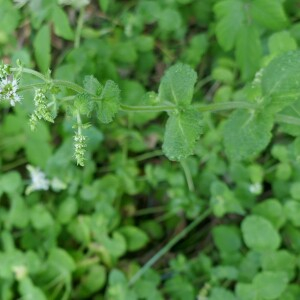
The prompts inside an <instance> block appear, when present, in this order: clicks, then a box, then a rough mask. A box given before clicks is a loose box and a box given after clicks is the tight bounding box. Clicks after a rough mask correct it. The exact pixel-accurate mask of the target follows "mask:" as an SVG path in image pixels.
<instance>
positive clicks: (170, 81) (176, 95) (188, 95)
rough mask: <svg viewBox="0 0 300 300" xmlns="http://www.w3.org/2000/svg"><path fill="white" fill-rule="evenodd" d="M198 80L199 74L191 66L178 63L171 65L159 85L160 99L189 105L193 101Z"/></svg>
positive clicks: (179, 104) (178, 104)
mask: <svg viewBox="0 0 300 300" xmlns="http://www.w3.org/2000/svg"><path fill="white" fill-rule="evenodd" d="M196 80H197V74H196V72H195V71H194V70H193V69H192V68H191V67H190V66H188V65H184V64H181V63H178V64H176V65H174V66H172V67H170V68H169V69H168V70H167V71H166V73H165V74H164V76H163V78H162V80H161V82H160V85H159V89H158V96H159V99H160V101H166V102H173V103H174V104H176V105H177V106H187V105H188V104H190V103H191V101H192V98H193V92H194V85H195V83H196Z"/></svg>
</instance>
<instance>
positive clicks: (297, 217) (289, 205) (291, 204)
mask: <svg viewBox="0 0 300 300" xmlns="http://www.w3.org/2000/svg"><path fill="white" fill-rule="evenodd" d="M284 212H285V215H286V217H287V219H288V220H289V221H290V222H291V223H292V224H293V225H294V226H295V227H300V202H299V201H295V200H289V201H287V202H286V203H285V204H284Z"/></svg>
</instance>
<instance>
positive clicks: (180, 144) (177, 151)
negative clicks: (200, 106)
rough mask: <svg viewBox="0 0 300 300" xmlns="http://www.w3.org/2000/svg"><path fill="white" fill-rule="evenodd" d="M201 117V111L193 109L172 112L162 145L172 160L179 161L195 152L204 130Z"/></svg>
mask: <svg viewBox="0 0 300 300" xmlns="http://www.w3.org/2000/svg"><path fill="white" fill-rule="evenodd" d="M201 118H202V116H201V113H199V112H197V111H196V110H193V109H186V110H185V111H182V112H178V113H171V114H170V117H169V119H168V121H167V124H166V130H165V135H164V142H163V145H162V148H163V152H164V153H165V155H166V156H167V157H168V158H169V159H170V160H175V161H179V160H182V159H185V158H186V157H188V156H189V155H192V154H193V153H194V148H195V146H196V142H197V140H198V139H199V136H200V134H201V132H202V121H201Z"/></svg>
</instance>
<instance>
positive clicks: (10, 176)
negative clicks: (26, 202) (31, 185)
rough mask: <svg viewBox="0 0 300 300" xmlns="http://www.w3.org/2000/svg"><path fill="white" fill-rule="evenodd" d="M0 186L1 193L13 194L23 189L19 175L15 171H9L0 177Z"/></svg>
mask: <svg viewBox="0 0 300 300" xmlns="http://www.w3.org/2000/svg"><path fill="white" fill-rule="evenodd" d="M0 186H1V188H2V190H3V192H6V193H8V194H15V193H18V192H21V191H22V189H23V182H22V178H21V175H20V174H19V173H18V172H16V171H10V172H7V173H5V174H3V175H2V176H1V177H0Z"/></svg>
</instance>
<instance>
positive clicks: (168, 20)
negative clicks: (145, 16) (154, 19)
mask: <svg viewBox="0 0 300 300" xmlns="http://www.w3.org/2000/svg"><path fill="white" fill-rule="evenodd" d="M181 26H182V18H181V14H180V13H179V12H178V10H176V9H173V8H166V9H164V10H161V12H160V13H159V17H158V27H159V29H160V30H161V31H162V32H164V33H169V32H174V31H177V30H179V29H180V28H181Z"/></svg>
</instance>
